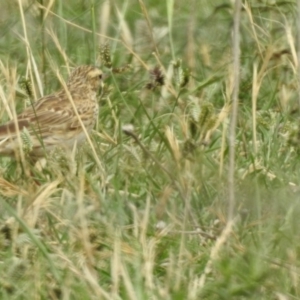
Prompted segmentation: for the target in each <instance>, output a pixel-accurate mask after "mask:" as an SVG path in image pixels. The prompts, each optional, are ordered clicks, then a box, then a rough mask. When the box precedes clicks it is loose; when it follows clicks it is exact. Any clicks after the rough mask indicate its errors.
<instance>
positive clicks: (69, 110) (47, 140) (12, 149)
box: [0, 65, 104, 158]
mask: <svg viewBox="0 0 300 300" xmlns="http://www.w3.org/2000/svg"><path fill="white" fill-rule="evenodd" d="M103 77H104V76H103V73H102V71H101V70H99V69H98V68H96V67H94V66H85V65H84V66H79V67H77V68H76V69H74V71H73V72H72V73H71V75H70V77H69V79H68V81H67V83H66V87H67V88H63V89H61V90H60V91H58V92H56V93H53V94H51V95H48V96H45V97H42V98H40V99H39V100H37V101H36V102H35V103H34V104H33V106H31V107H28V108H26V109H25V110H24V111H23V112H22V113H20V114H19V115H17V126H16V121H15V120H12V121H9V122H7V123H5V124H3V125H1V126H0V155H6V156H15V155H16V153H18V152H19V150H20V145H19V140H21V141H23V138H20V139H18V131H19V135H20V136H22V137H23V136H24V135H25V136H26V139H29V141H28V143H29V144H30V150H29V153H28V154H29V155H30V156H32V157H36V158H39V157H43V156H45V155H46V153H48V152H49V151H51V150H53V149H55V148H56V147H63V148H64V147H68V148H72V146H73V145H74V143H75V142H76V143H77V144H81V143H82V142H83V141H84V140H85V138H86V133H85V132H84V129H83V126H82V124H83V125H84V127H85V128H86V131H87V132H90V131H91V130H92V129H93V127H94V125H95V123H96V121H97V118H98V111H99V105H98V101H97V92H98V90H99V88H100V86H101V85H102V84H103V79H104V78H103ZM72 100H73V103H74V105H73V104H72ZM74 106H75V107H76V110H77V112H78V114H77V113H76V111H75V109H74ZM78 115H79V117H80V119H81V122H80V120H79V118H78ZM21 147H23V145H21Z"/></svg>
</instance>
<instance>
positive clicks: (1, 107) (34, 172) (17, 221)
mask: <svg viewBox="0 0 300 300" xmlns="http://www.w3.org/2000/svg"><path fill="white" fill-rule="evenodd" d="M200 2H201V4H200ZM16 3H18V6H17V5H16ZM16 3H13V2H9V1H6V2H5V3H3V7H2V8H1V12H0V14H1V23H0V26H1V29H2V30H1V31H0V32H1V39H0V55H1V56H0V57H1V60H0V83H1V84H0V118H1V122H2V121H3V122H5V121H6V120H8V119H11V118H13V117H14V115H15V111H16V112H19V111H21V110H22V109H23V108H24V107H25V106H27V105H30V99H29V97H28V93H27V92H26V90H25V89H24V84H22V82H24V78H25V79H26V80H25V82H27V84H28V82H29V83H30V84H31V86H32V88H31V89H32V93H33V98H34V99H36V98H39V97H40V96H41V95H46V94H48V93H51V92H53V91H55V90H56V89H58V88H59V87H60V86H61V81H62V77H63V78H66V77H67V74H68V72H69V70H70V68H72V67H74V66H77V65H80V64H97V65H101V68H102V69H104V70H105V71H106V72H110V67H109V66H105V65H107V64H108V62H109V60H110V59H111V64H112V68H113V69H114V72H112V73H111V76H110V77H109V78H108V79H107V80H106V87H105V93H104V95H103V96H102V98H101V99H99V101H100V103H101V110H100V114H99V121H98V124H97V126H96V128H95V130H94V131H93V133H92V134H91V135H90V139H91V143H86V144H85V145H84V146H83V147H81V148H80V149H77V152H76V153H75V152H74V153H73V154H72V155H71V156H66V155H65V153H61V152H60V151H59V150H58V151H57V152H56V153H55V155H50V156H49V157H48V158H47V163H46V164H45V166H44V167H43V168H38V167H34V166H32V165H31V164H30V163H29V162H27V161H26V159H24V160H23V162H22V163H19V162H16V161H14V160H12V159H10V158H5V157H1V158H0V262H1V263H0V273H1V276H0V298H1V299H172V300H173V299H175V300H176V299H279V300H285V299H300V288H299V282H298V281H299V274H300V264H299V257H298V255H300V252H299V249H300V243H299V241H298V236H299V233H300V226H299V225H300V223H299V213H300V205H299V190H300V189H299V186H300V181H299V178H300V174H299V170H300V168H299V167H300V163H299V162H300V160H299V128H298V123H299V116H298V114H299V107H298V106H299V102H298V99H299V88H298V78H299V77H298V73H297V72H298V71H297V70H298V58H297V51H298V49H297V47H296V28H297V26H298V25H297V23H296V22H297V20H296V13H295V12H296V4H295V3H294V2H288V1H269V2H268V1H255V0H253V1H246V2H245V3H244V4H243V8H242V12H241V22H240V39H241V42H240V47H241V56H240V77H239V79H240V86H239V94H238V95H239V97H238V99H239V109H238V115H237V124H236V127H235V130H236V137H235V139H234V146H235V155H234V161H233V163H234V164H233V167H234V185H230V184H228V182H229V181H228V180H229V179H230V178H228V177H229V174H230V168H229V153H230V145H229V140H228V134H229V128H230V119H231V117H232V114H231V109H232V105H231V104H232V102H231V101H232V100H231V99H232V91H233V82H234V79H233V78H234V74H233V72H232V63H233V56H232V28H233V19H234V15H233V6H232V4H231V1H221V0H220V1H204V0H203V1H197V0H189V1H185V2H184V1H171V0H169V1H165V2H164V1H155V0H151V1H142V0H140V1H132V0H126V1H120V0H116V1H109V2H106V1H61V0H57V1H52V2H51V1H49V2H48V1H43V0H39V1H21V0H20V1H16ZM212 3H213V4H212ZM22 16H23V17H22ZM101 53H102V54H101ZM103 53H104V54H106V56H105V55H103ZM57 70H59V72H60V75H58V74H57ZM91 145H92V146H91ZM95 153H96V155H95ZM29 174H31V175H30V176H29ZM232 195H233V197H234V198H235V202H234V206H233V211H234V213H233V218H231V216H230V215H228V206H229V205H230V203H231V204H232V202H230V201H231V197H232ZM298 264H299V265H298Z"/></svg>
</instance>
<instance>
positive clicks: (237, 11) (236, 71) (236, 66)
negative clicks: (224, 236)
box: [228, 0, 241, 220]
mask: <svg viewBox="0 0 300 300" xmlns="http://www.w3.org/2000/svg"><path fill="white" fill-rule="evenodd" d="M240 15H241V0H235V5H234V23H233V41H232V48H233V92H232V114H231V122H230V128H229V170H228V187H229V203H228V204H229V205H228V220H232V219H233V213H234V206H235V186H234V185H235V181H234V169H235V136H236V123H237V114H238V100H239V99H238V98H239V83H240V33H239V27H240Z"/></svg>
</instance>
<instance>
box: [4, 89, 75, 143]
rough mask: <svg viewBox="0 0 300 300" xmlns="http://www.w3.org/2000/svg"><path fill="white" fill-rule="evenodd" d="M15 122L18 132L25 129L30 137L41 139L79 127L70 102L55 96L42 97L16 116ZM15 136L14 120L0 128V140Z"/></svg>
mask: <svg viewBox="0 0 300 300" xmlns="http://www.w3.org/2000/svg"><path fill="white" fill-rule="evenodd" d="M17 120H18V121H17V123H18V128H19V131H22V130H23V129H24V128H26V130H27V131H28V133H29V134H30V135H38V136H39V137H41V138H43V136H44V135H49V134H51V132H53V131H55V130H57V129H59V130H61V131H63V130H67V129H69V130H75V129H77V128H78V127H79V126H80V124H79V122H78V118H77V117H76V115H75V113H74V110H73V108H72V106H71V103H70V101H68V100H62V99H59V97H58V95H55V94H53V95H49V96H46V97H43V98H42V99H40V100H39V101H37V102H36V103H35V104H34V106H33V107H28V108H27V109H25V110H24V111H23V112H22V113H21V114H19V115H18V116H17ZM76 120H77V121H76ZM16 135H17V127H16V124H15V121H14V120H12V121H9V122H7V123H5V124H3V125H1V126H0V140H2V139H5V138H6V137H9V138H13V137H14V136H16Z"/></svg>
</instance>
